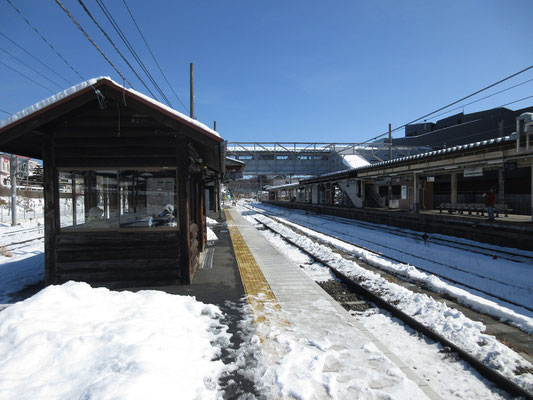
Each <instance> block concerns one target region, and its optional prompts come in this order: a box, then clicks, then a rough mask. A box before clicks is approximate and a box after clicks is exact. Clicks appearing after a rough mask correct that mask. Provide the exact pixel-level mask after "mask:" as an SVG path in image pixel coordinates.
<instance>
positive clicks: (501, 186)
mask: <svg viewBox="0 0 533 400" xmlns="http://www.w3.org/2000/svg"><path fill="white" fill-rule="evenodd" d="M498 203H499V204H505V175H504V167H503V166H502V167H501V168H499V169H498Z"/></svg>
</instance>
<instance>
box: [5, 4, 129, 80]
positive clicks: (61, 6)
mask: <svg viewBox="0 0 533 400" xmlns="http://www.w3.org/2000/svg"><path fill="white" fill-rule="evenodd" d="M6 1H10V0H6ZM55 2H56V3H57V5H58V6H59V7H60V8H61V9H62V10H63V11H64V12H65V13H66V14H67V15H68V16H69V17H70V19H71V20H72V22H74V24H75V25H76V26H77V27H78V29H79V30H80V31H81V33H82V34H83V35H84V36H85V37H86V38H87V40H88V41H89V42H90V43H91V44H92V45H93V46H94V47H95V48H96V49H97V50H98V51H99V52H100V54H101V55H102V57H104V58H105V60H106V61H107V62H108V63H109V65H111V66H112V67H113V69H114V70H115V71H116V73H117V74H118V75H119V76H120V77H121V78H122V79H123V80H124V82H127V83H128V85H130V86H131V87H133V85H132V84H131V83H130V81H128V80H127V79H126V77H125V76H124V75H122V73H121V72H120V71H119V70H118V68H117V67H115V65H114V64H113V63H112V62H111V60H110V59H109V58H108V57H107V56H106V55H105V53H104V52H103V51H102V49H100V47H98V45H97V44H96V43H95V42H94V40H93V39H92V38H91V37H90V36H89V34H88V33H87V32H85V30H84V29H83V28H82V26H81V25H80V24H79V22H78V21H77V20H76V18H74V16H73V15H72V14H71V13H70V12H69V11H68V10H67V9H66V8H65V6H63V4H61V2H60V1H59V0H55Z"/></svg>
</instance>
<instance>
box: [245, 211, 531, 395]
mask: <svg viewBox="0 0 533 400" xmlns="http://www.w3.org/2000/svg"><path fill="white" fill-rule="evenodd" d="M252 218H253V219H254V220H255V221H257V223H259V224H261V225H262V226H264V227H265V228H266V229H268V230H270V231H271V232H273V233H274V234H276V235H278V236H279V237H281V238H282V239H283V240H284V241H285V242H287V243H288V244H290V245H291V246H294V247H296V248H297V249H299V250H300V251H302V252H303V253H304V254H306V255H307V256H308V257H310V258H311V259H312V260H314V261H315V262H317V263H319V264H321V265H323V266H324V267H326V268H328V269H329V270H330V271H331V272H332V274H333V275H334V276H335V277H336V278H337V279H338V280H340V281H341V282H342V283H343V284H344V285H345V286H346V287H347V288H348V289H349V290H351V291H353V292H354V293H356V294H357V295H358V296H360V297H362V298H364V299H365V300H366V301H369V302H371V303H373V304H375V305H376V306H377V307H378V308H381V309H384V310H386V311H388V312H389V313H390V314H391V315H392V316H393V317H396V318H398V319H400V320H401V321H402V322H403V323H405V324H406V325H408V326H410V327H411V328H412V329H414V330H415V331H417V332H419V333H421V334H423V335H425V336H426V337H428V338H430V339H432V340H434V341H436V342H439V343H440V344H441V345H442V346H444V348H445V349H446V351H447V352H453V353H455V354H456V355H457V356H458V357H460V358H461V359H463V360H464V361H466V362H467V363H469V364H470V365H471V366H472V367H473V368H474V369H475V370H476V371H478V372H479V373H480V374H481V375H482V376H483V377H484V378H486V379H488V380H490V381H492V382H493V383H494V384H495V385H496V386H498V387H499V388H501V389H502V390H505V391H506V392H508V393H509V394H511V395H512V396H520V397H523V398H525V399H532V400H533V394H532V393H529V392H527V391H526V390H524V389H523V388H521V387H520V386H518V385H517V384H516V383H514V382H513V381H512V380H510V379H508V378H507V377H505V376H503V375H501V374H500V373H499V372H497V371H495V370H494V369H492V368H490V367H488V366H487V365H485V364H484V363H483V362H481V361H480V360H478V359H476V358H475V357H474V356H472V355H471V354H470V353H468V352H466V351H465V350H463V349H461V348H460V347H459V346H457V345H455V344H454V343H453V342H451V341H449V340H448V339H446V338H445V337H443V336H442V335H440V334H439V333H437V332H435V331H433V330H432V329H430V328H428V327H426V326H425V325H423V324H422V323H420V322H419V321H417V320H416V319H414V318H413V317H411V316H410V315H408V314H406V313H404V312H403V311H401V310H400V309H399V308H398V307H396V306H395V305H393V304H391V303H389V302H387V301H386V300H384V299H383V298H382V297H380V296H379V295H376V294H375V293H373V292H372V291H370V290H369V289H367V288H365V287H364V286H363V285H362V284H360V283H359V282H357V281H355V280H354V279H352V278H350V277H348V276H347V275H345V274H343V273H342V272H340V271H339V270H337V269H336V268H335V267H333V266H332V265H331V264H330V263H329V262H328V260H325V259H322V258H321V257H320V256H317V255H316V254H313V253H312V252H310V251H308V250H307V249H306V248H304V247H302V246H300V245H299V244H298V243H296V242H294V241H293V240H291V239H290V238H289V237H287V236H285V235H283V234H282V233H281V232H278V231H277V230H276V229H274V228H272V227H271V226H269V225H268V224H266V223H265V222H263V221H261V220H259V219H257V218H256V217H253V216H252Z"/></svg>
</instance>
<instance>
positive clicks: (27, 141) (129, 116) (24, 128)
mask: <svg viewBox="0 0 533 400" xmlns="http://www.w3.org/2000/svg"><path fill="white" fill-rule="evenodd" d="M223 144H224V142H223V140H222V139H221V138H220V136H219V135H218V134H217V133H216V132H215V131H213V130H211V129H210V128H208V127H207V126H205V125H203V124H201V123H199V122H197V121H195V120H193V119H191V118H188V117H187V116H185V115H183V114H181V113H179V112H177V111H175V110H173V109H171V108H170V107H167V106H165V105H163V104H161V103H159V102H157V101H155V100H153V99H151V98H148V97H146V96H144V95H142V94H140V93H138V92H136V91H134V90H132V89H126V88H124V87H122V86H121V85H119V84H117V83H115V82H113V81H112V80H110V79H108V78H99V79H93V80H91V81H87V82H83V83H81V84H79V85H77V86H74V87H72V88H70V89H68V90H66V91H64V92H62V93H60V94H58V95H56V96H53V97H51V98H48V99H46V100H44V101H42V102H40V103H37V104H36V105H35V106H32V107H30V108H28V109H26V110H23V111H21V112H20V113H18V114H15V115H14V116H13V117H11V118H9V119H7V120H4V121H2V122H0V150H1V151H5V152H9V153H13V154H19V155H24V156H28V157H32V158H38V159H42V160H43V166H44V178H45V182H44V192H45V193H44V195H45V277H46V283H47V284H55V283H62V282H66V281H68V280H79V281H85V282H88V283H90V284H92V285H95V286H107V287H127V286H148V285H167V284H176V283H190V282H191V281H192V279H193V277H194V273H195V270H196V269H197V267H198V263H199V254H200V252H201V251H202V250H203V249H204V246H205V243H206V226H205V210H204V201H205V183H206V180H207V179H209V180H212V179H213V177H216V176H218V174H221V173H222V172H223V170H224V166H223V163H224V159H223V156H222V155H223V154H224V149H223Z"/></svg>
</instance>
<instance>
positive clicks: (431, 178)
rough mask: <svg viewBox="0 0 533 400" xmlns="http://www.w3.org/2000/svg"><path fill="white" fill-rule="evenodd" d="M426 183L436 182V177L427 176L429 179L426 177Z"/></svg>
mask: <svg viewBox="0 0 533 400" xmlns="http://www.w3.org/2000/svg"><path fill="white" fill-rule="evenodd" d="M426 181H428V182H435V177H434V176H427V177H426Z"/></svg>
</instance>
